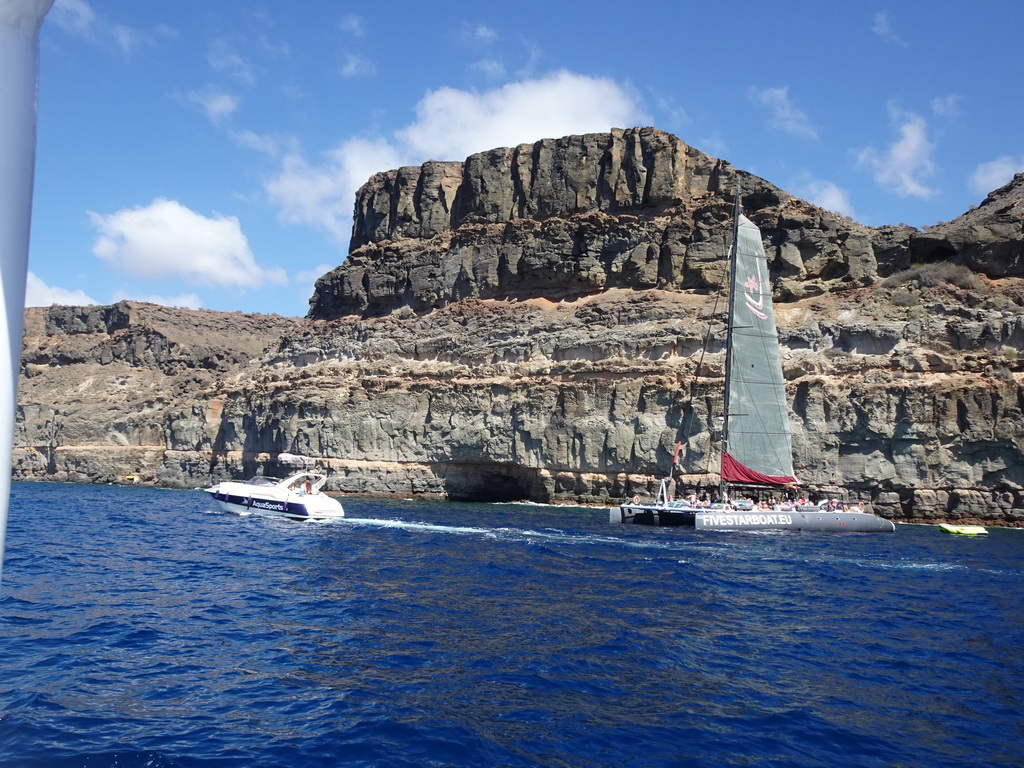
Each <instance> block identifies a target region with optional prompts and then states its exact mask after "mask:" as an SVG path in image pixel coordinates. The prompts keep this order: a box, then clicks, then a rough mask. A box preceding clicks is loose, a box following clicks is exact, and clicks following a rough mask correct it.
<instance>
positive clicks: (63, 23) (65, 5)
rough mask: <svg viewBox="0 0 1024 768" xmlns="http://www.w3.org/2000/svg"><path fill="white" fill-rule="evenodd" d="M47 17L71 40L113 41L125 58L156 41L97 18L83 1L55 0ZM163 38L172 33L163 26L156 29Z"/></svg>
mask: <svg viewBox="0 0 1024 768" xmlns="http://www.w3.org/2000/svg"><path fill="white" fill-rule="evenodd" d="M49 18H50V19H51V20H52V21H53V23H54V24H56V25H57V26H58V27H59V28H60V29H61V30H63V31H64V32H66V33H67V34H69V35H72V36H74V37H81V38H83V39H86V40H90V41H92V42H94V43H97V44H101V45H102V44H105V43H109V42H113V44H114V45H115V46H116V47H117V48H118V50H120V51H121V53H122V54H123V55H124V56H125V58H131V55H132V54H133V53H134V52H135V50H136V49H137V48H139V47H140V46H142V45H155V44H156V41H155V39H154V38H153V37H152V36H151V35H150V34H149V33H147V32H144V31H142V30H140V29H136V28H134V27H129V26H126V25H124V24H114V23H111V22H109V21H107V20H106V19H104V18H102V17H100V16H99V15H97V13H96V11H95V10H93V7H92V6H91V5H90V4H89V3H88V2H86V0H57V2H55V3H54V5H53V9H52V11H51V12H50V15H49ZM157 31H158V32H159V34H161V35H162V36H167V35H168V34H173V30H169V29H168V28H167V27H166V26H161V27H159V28H158V30H157Z"/></svg>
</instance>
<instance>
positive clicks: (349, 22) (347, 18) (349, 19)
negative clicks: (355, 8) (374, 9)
mask: <svg viewBox="0 0 1024 768" xmlns="http://www.w3.org/2000/svg"><path fill="white" fill-rule="evenodd" d="M338 29H340V30H341V31H342V32H347V33H348V34H350V35H355V36H356V37H363V36H364V35H366V22H365V21H364V20H363V17H362V16H357V15H355V14H354V13H349V14H346V15H344V16H342V17H341V20H340V21H339V22H338Z"/></svg>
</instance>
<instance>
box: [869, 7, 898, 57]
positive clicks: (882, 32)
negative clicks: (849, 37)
mask: <svg viewBox="0 0 1024 768" xmlns="http://www.w3.org/2000/svg"><path fill="white" fill-rule="evenodd" d="M871 31H872V32H874V33H875V34H876V35H878V36H879V37H880V38H882V39H883V40H884V41H885V42H887V43H892V44H893V45H898V46H900V47H902V48H906V47H907V43H906V41H904V40H903V38H902V37H900V36H899V34H898V33H897V32H896V28H895V26H894V25H893V19H892V14H891V13H889V12H888V11H879V12H878V13H876V14H875V16H874V18H873V19H872V20H871Z"/></svg>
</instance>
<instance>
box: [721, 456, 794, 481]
mask: <svg viewBox="0 0 1024 768" xmlns="http://www.w3.org/2000/svg"><path fill="white" fill-rule="evenodd" d="M722 479H723V480H725V482H727V483H752V484H754V485H798V484H799V483H798V482H797V479H796V478H795V477H785V476H780V475H762V474H761V473H760V472H756V471H755V470H753V469H751V468H750V467H747V466H744V465H743V464H740V463H739V462H738V461H736V459H734V458H733V457H732V456H730V455H729V454H728V453H723V454H722Z"/></svg>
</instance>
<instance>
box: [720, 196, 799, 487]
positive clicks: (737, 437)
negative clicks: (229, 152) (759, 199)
mask: <svg viewBox="0 0 1024 768" xmlns="http://www.w3.org/2000/svg"><path fill="white" fill-rule="evenodd" d="M733 259H734V260H733V270H732V286H731V288H730V301H729V306H730V310H731V312H732V317H730V318H729V322H730V329H731V336H730V339H731V345H730V349H729V357H728V361H727V365H728V371H727V373H726V376H727V377H728V382H729V384H728V401H727V403H726V418H727V425H728V426H727V434H726V439H727V444H726V449H725V455H723V460H722V479H723V480H724V481H725V482H730V483H761V484H769V485H784V484H788V483H795V482H796V478H795V477H794V476H793V448H792V440H791V438H790V431H789V409H788V407H787V404H786V385H785V382H784V381H783V379H782V366H781V364H780V360H779V336H778V331H777V330H776V328H775V311H774V309H773V308H772V294H771V284H770V283H769V282H768V259H767V257H766V256H765V252H764V246H763V245H762V244H761V233H760V231H759V230H758V228H757V227H756V226H754V224H753V223H751V221H750V220H749V219H747V218H746V217H745V216H740V217H739V221H738V225H737V227H736V243H735V253H734V256H733Z"/></svg>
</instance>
